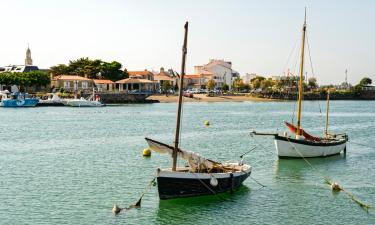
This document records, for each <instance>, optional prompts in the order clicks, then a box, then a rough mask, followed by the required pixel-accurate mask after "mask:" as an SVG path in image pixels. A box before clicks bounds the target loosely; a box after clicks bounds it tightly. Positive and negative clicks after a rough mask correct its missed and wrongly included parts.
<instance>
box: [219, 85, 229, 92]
mask: <svg viewBox="0 0 375 225" xmlns="http://www.w3.org/2000/svg"><path fill="white" fill-rule="evenodd" d="M221 90H222V91H224V92H227V91H229V85H228V84H226V83H223V84H222V85H221Z"/></svg>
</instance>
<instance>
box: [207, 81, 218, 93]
mask: <svg viewBox="0 0 375 225" xmlns="http://www.w3.org/2000/svg"><path fill="white" fill-rule="evenodd" d="M215 85H216V83H215V80H214V79H209V80H208V81H207V85H206V86H207V89H208V90H209V91H211V90H213V89H214V88H215Z"/></svg>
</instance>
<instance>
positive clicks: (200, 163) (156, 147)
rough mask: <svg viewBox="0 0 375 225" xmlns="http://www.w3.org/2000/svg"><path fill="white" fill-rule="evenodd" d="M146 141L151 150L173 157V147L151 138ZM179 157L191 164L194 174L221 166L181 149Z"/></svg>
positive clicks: (178, 152)
mask: <svg viewBox="0 0 375 225" xmlns="http://www.w3.org/2000/svg"><path fill="white" fill-rule="evenodd" d="M146 141H147V143H148V145H149V147H150V149H151V150H153V151H155V152H158V153H161V154H169V155H170V156H172V154H173V150H174V147H173V146H170V145H167V144H164V143H161V142H158V141H155V140H152V139H149V138H146ZM177 156H178V157H180V158H182V159H185V160H186V161H187V162H188V163H189V166H190V168H191V170H192V172H196V171H199V170H211V169H213V168H214V167H215V166H218V165H220V163H217V162H214V161H212V160H209V159H206V158H203V157H202V156H200V155H199V154H197V153H195V152H191V151H183V150H181V149H178V151H177Z"/></svg>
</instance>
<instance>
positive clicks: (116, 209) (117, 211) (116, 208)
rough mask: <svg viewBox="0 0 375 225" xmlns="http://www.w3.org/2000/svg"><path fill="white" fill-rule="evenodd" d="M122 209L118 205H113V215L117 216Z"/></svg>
mask: <svg viewBox="0 0 375 225" xmlns="http://www.w3.org/2000/svg"><path fill="white" fill-rule="evenodd" d="M121 210H122V208H120V207H118V206H117V205H116V204H114V205H113V208H112V213H113V214H115V215H117V214H119V213H120V212H121Z"/></svg>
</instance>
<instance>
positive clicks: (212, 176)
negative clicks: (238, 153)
mask: <svg viewBox="0 0 375 225" xmlns="http://www.w3.org/2000/svg"><path fill="white" fill-rule="evenodd" d="M187 32H188V22H186V24H185V38H184V45H183V53H182V69H181V77H180V86H179V87H180V88H179V101H178V109H177V122H176V134H175V142H174V146H170V145H167V144H164V143H161V142H158V141H155V140H152V139H150V138H146V141H147V143H148V145H149V147H150V149H151V150H154V151H156V152H159V153H166V154H169V155H170V156H171V157H172V159H173V164H172V168H167V169H158V170H157V184H158V192H159V198H160V199H171V198H181V197H192V196H200V195H213V194H217V193H221V192H227V191H233V190H235V189H237V188H239V187H240V186H241V185H242V182H243V181H244V180H246V178H247V177H249V176H250V174H251V166H249V165H246V164H243V163H242V162H234V163H220V162H215V161H213V160H209V159H206V158H203V157H202V156H200V155H199V154H197V153H194V152H190V151H184V150H181V149H180V148H179V146H178V145H179V139H180V123H181V109H182V96H183V90H182V87H183V82H184V75H185V58H186V52H187ZM177 157H180V158H182V159H184V160H186V162H187V163H188V166H185V167H177Z"/></svg>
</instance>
